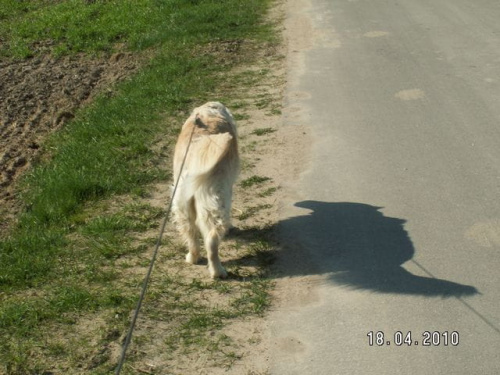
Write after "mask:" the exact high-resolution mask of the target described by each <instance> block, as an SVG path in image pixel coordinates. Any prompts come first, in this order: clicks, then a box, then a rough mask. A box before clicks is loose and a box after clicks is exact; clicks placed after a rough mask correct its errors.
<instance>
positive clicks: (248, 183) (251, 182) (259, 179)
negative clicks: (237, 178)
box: [240, 175, 271, 188]
mask: <svg viewBox="0 0 500 375" xmlns="http://www.w3.org/2000/svg"><path fill="white" fill-rule="evenodd" d="M269 180H271V178H270V177H264V176H256V175H253V176H251V177H248V178H246V179H244V180H243V181H241V182H240V186H241V187H242V188H249V187H252V186H255V185H260V184H262V183H263V182H266V181H269Z"/></svg>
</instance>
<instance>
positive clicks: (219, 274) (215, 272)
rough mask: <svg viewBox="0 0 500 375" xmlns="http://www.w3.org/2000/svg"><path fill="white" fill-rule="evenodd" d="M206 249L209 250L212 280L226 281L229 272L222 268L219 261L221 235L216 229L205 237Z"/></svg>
mask: <svg viewBox="0 0 500 375" xmlns="http://www.w3.org/2000/svg"><path fill="white" fill-rule="evenodd" d="M204 238H205V247H206V249H207V258H208V272H209V273H210V276H211V277H212V278H214V279H215V278H221V279H225V278H226V277H227V272H226V270H225V269H224V267H222V264H221V262H220V259H219V241H220V237H219V233H218V232H217V230H216V229H212V230H210V231H208V233H207V234H206V235H205V237H204Z"/></svg>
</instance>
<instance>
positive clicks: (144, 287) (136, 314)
mask: <svg viewBox="0 0 500 375" xmlns="http://www.w3.org/2000/svg"><path fill="white" fill-rule="evenodd" d="M198 120H199V118H198V115H196V119H195V126H193V130H191V135H190V136H189V143H188V145H187V147H186V152H185V154H184V158H183V159H182V164H181V168H180V170H179V175H178V176H177V180H176V182H175V186H174V190H173V191H172V196H171V197H170V203H169V205H168V208H167V212H166V215H165V218H164V219H163V223H162V225H161V229H160V234H159V235H158V240H157V241H156V245H155V249H154V251H153V257H152V258H151V262H150V263H149V268H148V272H147V274H146V277H145V279H144V282H143V285H142V290H141V294H140V296H139V301H137V306H136V308H135V311H134V316H133V318H132V323H131V324H130V328H129V331H128V333H127V337H126V338H125V343H124V344H123V348H122V353H121V356H120V360H119V362H118V366H117V367H116V371H115V375H119V374H120V372H121V370H122V367H123V364H124V363H125V357H126V354H127V349H128V347H129V345H130V342H131V341H132V334H133V332H134V329H135V324H136V322H137V318H138V317H139V311H140V309H141V306H142V302H143V300H144V297H145V295H146V290H147V288H148V284H149V279H150V278H151V273H152V272H153V266H154V263H155V261H156V256H157V255H158V249H159V248H160V244H161V239H162V237H163V233H164V232H165V227H166V226H167V222H168V219H169V217H170V213H171V211H172V204H173V200H174V196H175V193H176V192H177V187H178V186H179V180H180V178H181V174H182V170H183V169H184V164H185V163H186V159H187V155H188V151H189V147H190V146H191V140H192V139H193V134H194V130H195V128H196V125H198Z"/></svg>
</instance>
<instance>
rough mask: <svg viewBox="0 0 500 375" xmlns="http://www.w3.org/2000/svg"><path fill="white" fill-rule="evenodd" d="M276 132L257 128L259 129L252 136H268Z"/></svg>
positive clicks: (270, 129)
mask: <svg viewBox="0 0 500 375" xmlns="http://www.w3.org/2000/svg"><path fill="white" fill-rule="evenodd" d="M275 131H276V129H273V128H259V129H255V130H254V131H253V132H252V134H255V135H257V136H259V137H260V136H263V135H266V134H270V133H274V132H275Z"/></svg>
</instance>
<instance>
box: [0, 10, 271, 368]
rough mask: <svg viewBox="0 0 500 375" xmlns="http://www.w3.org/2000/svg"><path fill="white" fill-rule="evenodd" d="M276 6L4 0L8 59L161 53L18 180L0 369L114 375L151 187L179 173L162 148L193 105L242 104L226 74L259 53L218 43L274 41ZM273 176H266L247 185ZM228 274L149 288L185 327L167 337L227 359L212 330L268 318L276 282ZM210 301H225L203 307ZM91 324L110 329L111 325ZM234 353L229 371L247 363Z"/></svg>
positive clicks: (0, 263)
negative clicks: (268, 17)
mask: <svg viewBox="0 0 500 375" xmlns="http://www.w3.org/2000/svg"><path fill="white" fill-rule="evenodd" d="M268 6H269V2H268V1H267V0H256V1H245V0H222V1H213V0H163V1H162V0H137V1H135V0H134V1H99V0H97V1H82V0H67V1H46V0H38V1H29V2H28V1H17V0H0V40H2V44H1V46H0V58H2V59H6V60H12V61H15V60H18V59H26V58H30V57H32V56H37V55H40V54H51V55H53V56H61V55H67V54H75V53H85V54H87V55H89V56H90V57H92V56H94V55H99V54H104V55H106V54H107V55H109V54H111V53H113V52H114V51H123V50H129V51H135V52H136V53H144V54H147V55H148V56H152V58H151V60H150V62H149V63H148V64H147V65H145V66H144V67H143V68H142V69H141V71H140V72H139V73H138V74H136V75H135V76H133V77H131V78H130V79H129V80H128V81H126V82H124V83H121V84H120V85H119V86H118V87H117V88H115V90H113V95H108V96H106V95H103V96H100V97H98V98H97V99H96V100H95V101H94V102H93V103H92V104H91V105H89V106H87V107H86V108H84V109H82V110H80V111H79V112H78V113H77V114H76V117H75V119H74V120H73V121H71V122H70V123H69V124H67V125H66V126H65V128H64V129H63V130H62V131H60V132H58V133H56V134H54V135H53V136H51V137H50V138H49V139H47V140H46V141H45V143H44V145H43V155H42V157H41V159H40V161H39V162H38V164H37V165H36V166H35V167H34V168H32V169H31V170H29V172H28V173H27V174H26V177H25V178H24V180H23V181H22V183H21V185H20V191H19V196H20V198H21V201H22V204H23V205H24V207H25V209H24V210H23V212H22V214H21V215H20V217H19V218H18V222H17V224H16V225H15V227H14V228H12V230H11V232H10V233H9V234H8V235H7V236H5V237H3V238H1V239H0V335H1V336H2V338H4V339H3V340H2V342H1V343H0V363H1V364H2V365H1V366H0V373H2V370H3V371H5V372H6V373H8V374H28V373H44V372H45V373H48V372H51V371H52V370H51V369H52V366H63V367H60V368H64V366H66V367H65V368H66V373H71V371H72V370H71V371H70V370H69V369H74V368H76V367H77V366H81V364H82V363H87V364H88V363H90V364H88V365H87V366H88V367H87V370H88V372H90V373H109V372H110V371H111V370H112V368H113V367H114V363H113V362H112V358H111V356H110V352H109V348H108V346H109V345H111V344H112V343H113V342H118V341H119V337H120V332H123V331H125V328H126V326H127V324H128V318H129V313H130V310H131V309H132V308H133V306H134V304H135V301H136V298H137V290H138V287H139V286H140V285H141V282H142V277H143V272H142V271H143V270H144V267H145V266H146V265H147V264H148V259H149V256H148V252H147V249H148V248H150V247H151V243H152V242H153V243H154V239H151V238H149V237H147V236H149V231H151V230H155V229H156V228H157V227H158V224H159V222H160V218H161V216H162V214H163V212H162V210H161V209H158V208H156V207H153V206H151V205H150V204H148V203H146V201H145V200H144V197H146V196H147V195H148V186H150V185H151V184H153V183H157V182H159V181H168V180H169V179H170V177H171V176H170V171H169V169H168V168H163V167H158V165H161V163H162V162H164V159H165V155H162V154H161V152H158V151H155V149H156V148H155V145H157V144H158V143H159V142H161V143H162V144H164V145H165V147H166V148H167V149H168V150H169V151H168V152H170V150H171V148H172V145H173V142H174V141H175V137H176V134H177V131H178V130H177V129H178V127H179V126H178V125H179V124H180V123H182V120H183V119H184V118H185V116H186V115H187V113H186V110H187V109H190V108H192V107H194V106H195V105H198V104H200V103H202V102H204V101H207V100H209V99H210V100H213V99H214V93H220V94H219V95H220V100H223V101H224V100H225V99H228V98H230V97H233V96H234V94H233V93H232V92H231V90H230V89H228V88H227V87H230V86H231V85H230V77H229V76H228V75H227V74H226V73H227V70H228V69H230V68H231V67H232V66H234V65H235V64H236V63H237V62H239V61H241V58H242V57H243V58H244V59H245V61H248V59H250V58H251V56H252V55H253V53H251V52H250V53H247V55H245V56H239V55H238V53H235V52H231V51H229V52H224V48H222V49H217V48H213V45H214V44H221V45H226V44H227V42H230V43H233V42H234V41H243V40H245V41H247V42H248V44H249V46H248V47H247V48H250V49H252V48H257V46H258V44H262V43H269V42H273V41H274V40H275V39H274V38H275V37H274V34H273V31H272V27H271V26H270V25H269V24H266V23H264V22H263V15H264V14H265V13H266V9H267V7H268ZM221 50H222V52H221ZM200 51H202V53H200ZM218 62H223V63H220V64H219V63H218ZM221 75H224V80H223V82H224V84H226V85H227V86H226V88H225V89H223V90H222V89H221V87H220V84H221V80H220V79H219V77H220V76H221ZM250 77H251V76H250V75H249V76H248V79H249V80H250ZM255 81H256V80H255V77H254V78H252V82H255ZM239 83H240V82H238V84H239ZM236 101H237V99H235V102H236ZM240 102H241V103H242V101H241V100H240ZM236 107H237V106H236ZM235 115H236V117H237V118H239V119H242V120H243V119H245V118H247V117H246V116H247V115H245V114H238V113H236V114H235ZM267 180H269V178H265V177H264V178H262V177H258V176H254V177H252V178H250V179H248V180H245V181H246V182H245V185H246V186H245V187H246V188H251V187H253V186H260V185H261V184H263V183H264V182H266V181H267ZM271 193H272V192H269V194H271ZM261 209H262V207H261ZM254 211H255V210H254ZM253 213H255V212H253ZM145 236H146V237H145ZM257 238H258V239H260V240H262V241H265V240H266V238H267V236H264V237H262V238H261V237H257ZM164 244H166V245H167V247H168V249H169V250H168V252H167V253H165V254H163V256H162V259H163V261H164V263H165V264H168V265H170V266H171V267H174V268H178V264H177V263H178V262H179V249H178V248H176V245H175V244H174V243H173V242H172V240H171V239H168V238H167V239H165V240H164ZM249 251H250V252H249V259H250V261H255V262H257V263H256V265H255V267H264V266H265V264H266V261H264V263H262V257H263V255H262V254H261V251H257V250H255V248H252V247H251V246H250V250H249ZM181 258H182V256H181ZM259 259H260V260H259ZM229 271H230V273H231V274H232V275H233V278H234V280H235V281H234V282H233V283H230V282H215V283H206V282H203V281H201V280H199V279H192V280H191V281H189V282H187V281H186V280H185V278H183V277H180V276H179V277H172V278H170V277H165V278H163V279H162V281H161V282H158V284H156V285H152V286H151V287H150V288H151V289H150V292H151V300H150V303H149V305H148V306H149V307H148V309H147V310H146V315H147V316H148V319H152V320H154V319H159V320H163V319H165V317H166V316H167V317H170V319H171V320H172V323H175V326H176V327H180V329H172V331H171V334H170V336H169V337H167V338H165V342H175V340H176V339H179V338H182V340H183V342H184V343H185V345H184V348H189V347H190V346H192V345H201V346H203V347H205V348H207V350H212V352H213V353H216V352H218V351H219V349H221V350H222V349H223V348H225V347H227V346H228V345H229V344H228V343H229V342H230V339H229V338H227V337H223V336H221V335H215V336H213V335H211V332H214V330H217V329H218V328H219V327H221V325H223V324H225V323H224V322H225V321H226V320H228V319H234V318H237V317H241V316H245V315H248V314H260V313H262V311H263V310H264V309H265V307H266V306H267V303H268V291H269V288H270V287H271V285H270V282H269V280H267V279H266V278H265V277H263V275H262V271H258V272H253V271H247V270H243V269H241V268H240V267H238V266H234V267H232V268H230V269H229ZM124 276H126V277H124ZM207 293H215V295H217V296H221V298H222V299H223V300H224V301H225V302H224V303H225V305H224V306H222V307H217V306H207V305H206V303H199V302H196V301H205V300H206V299H204V298H203V296H204V295H205V294H207ZM155 297H156V298H157V299H156V300H155ZM188 297H189V298H188ZM201 309H204V310H203V311H204V312H203V313H201V312H200V311H202V310H201ZM85 319H88V320H91V321H97V322H99V321H100V320H102V321H103V323H102V324H103V325H104V326H105V327H106V328H105V329H104V330H103V327H102V326H100V325H87V324H86V320H85ZM117 332H118V334H117ZM93 337H94V338H95V337H99V338H100V339H99V340H98V343H94V342H93ZM139 337H140V335H139ZM94 341H95V340H94ZM139 342H140V339H139ZM96 345H97V347H98V348H100V349H96ZM184 350H186V349H184ZM222 352H224V353H226V354H225V355H223V356H222V357H221V358H222V359H221V361H222V362H224V363H229V364H230V363H232V362H234V360H235V359H236V358H237V357H238V355H237V354H235V353H234V352H231V351H230V350H222ZM214 355H215V354H214ZM132 358H136V359H137V358H139V359H140V356H139V355H135V356H134V355H132ZM139 359H137V360H139ZM54 363H56V364H54ZM60 363H63V364H64V365H60ZM61 371H62V370H61ZM68 371H69V372H68Z"/></svg>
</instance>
